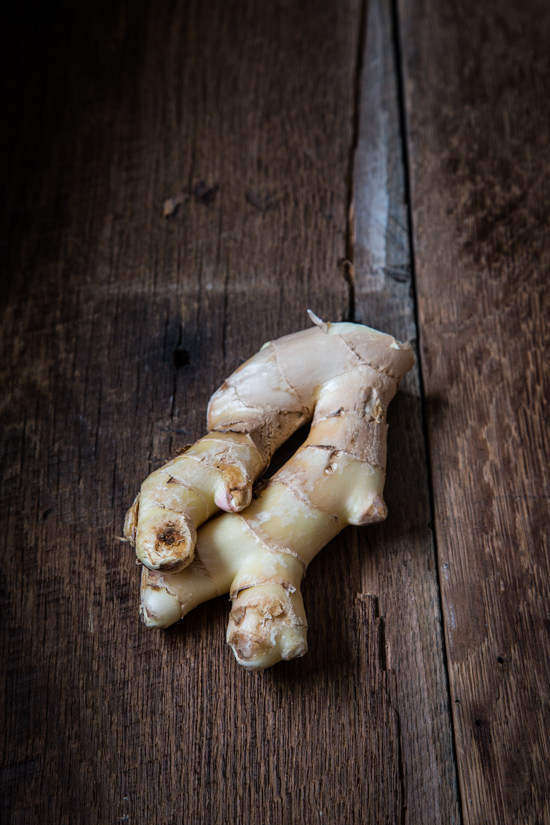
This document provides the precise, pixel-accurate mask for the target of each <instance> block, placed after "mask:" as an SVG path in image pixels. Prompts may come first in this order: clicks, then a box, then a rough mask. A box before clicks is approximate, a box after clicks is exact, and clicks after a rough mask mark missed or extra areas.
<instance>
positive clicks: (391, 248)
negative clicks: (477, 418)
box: [353, 0, 459, 825]
mask: <svg viewBox="0 0 550 825" xmlns="http://www.w3.org/2000/svg"><path fill="white" fill-rule="evenodd" d="M359 113H360V116H359V133H358V141H357V149H356V154H355V173H354V214H355V230H354V237H355V244H354V260H353V264H354V287H355V300H354V303H355V316H356V320H357V321H360V322H361V323H365V324H368V325H370V326H375V327H380V328H381V329H385V330H388V331H391V332H392V334H394V335H396V336H397V337H398V338H400V339H401V340H405V341H410V342H411V343H412V344H413V346H416V338H417V330H416V323H415V317H414V315H415V310H414V301H413V296H412V288H411V263H410V241H409V226H408V211H407V209H408V207H407V202H406V192H405V166H404V158H403V139H402V130H401V124H400V113H399V91H398V73H397V66H396V54H395V43H394V36H393V27H392V9H391V2H389V0H372V2H370V3H369V10H368V19H367V38H366V44H365V58H364V65H363V72H362V82H361V100H360V109H359ZM388 423H389V438H388V478H387V484H386V489H385V498H386V501H387V504H388V508H389V513H390V515H389V517H388V520H387V521H386V523H385V524H383V525H380V526H379V527H377V528H375V529H373V530H369V531H359V532H358V537H357V540H358V542H359V545H360V548H361V553H362V563H363V590H364V592H365V593H369V594H373V596H372V597H375V598H376V599H377V604H378V610H379V612H380V621H381V622H382V625H383V632H384V657H383V661H384V668H385V670H387V674H386V675H387V676H388V677H389V676H391V677H393V679H394V686H395V692H392V694H391V695H392V697H393V702H394V708H395V712H396V714H397V718H398V720H399V723H400V736H401V749H402V771H403V796H404V799H403V804H404V807H403V811H402V816H403V821H404V822H410V823H423V825H427V823H434V825H436V823H447V822H448V823H451V822H459V811H458V793H457V787H456V773H455V763H454V755H453V742H452V733H451V728H450V725H449V714H450V709H449V699H448V688H447V681H446V674H445V664H444V656H443V639H442V632H441V613H440V604H439V588H438V583H437V572H436V564H435V550H434V546H433V539H432V531H431V511H430V499H429V486H428V477H427V457H426V445H425V442H424V434H423V428H422V401H421V393H420V383H419V373H418V366H417V367H416V368H415V370H413V371H412V372H411V373H409V374H408V375H407V376H406V378H405V380H404V381H403V384H402V386H401V389H400V391H399V393H398V395H397V396H396V398H395V400H394V401H392V405H391V407H390V410H389V415H388ZM368 550H370V551H371V552H368ZM428 640H429V641H428Z"/></svg>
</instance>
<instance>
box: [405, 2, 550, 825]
mask: <svg viewBox="0 0 550 825" xmlns="http://www.w3.org/2000/svg"><path fill="white" fill-rule="evenodd" d="M400 14H401V42H402V47H403V58H404V61H403V70H404V79H405V88H406V103H407V118H408V147H409V156H410V168H411V190H412V204H413V222H414V247H415V261H416V272H417V286H418V294H419V318H420V324H421V330H422V370H423V377H424V382H425V387H426V392H427V402H428V407H427V410H428V432H429V441H430V448H431V458H432V473H433V482H434V500H435V515H436V522H435V525H436V535H437V545H438V563H439V570H440V578H441V584H442V595H443V604H444V616H445V631H446V639H447V652H448V658H449V669H450V681H451V692H452V700H453V702H452V705H453V709H454V725H455V731H456V741H457V755H458V766H459V775H460V784H461V796H462V804H463V812H464V819H465V822H467V823H476V824H477V823H479V822H489V823H495V824H496V823H499V825H500V824H501V823H519V822H521V823H522V825H523V824H524V825H535V823H536V824H537V825H541V823H547V822H550V769H549V766H550V733H549V732H550V702H549V700H550V678H549V677H550V670H549V666H550V638H549V633H548V631H549V604H550V586H549V582H550V564H549V558H548V523H549V506H548V505H549V492H550V491H549V474H548V456H549V449H548V446H549V438H548V436H549V428H548V422H549V418H548V387H549V378H550V375H549V371H550V358H549V354H550V353H549V343H550V334H549V333H550V329H549V318H550V291H549V288H548V283H549V282H548V271H549V266H550V232H549V225H548V209H547V205H548V202H549V198H550V152H549V149H550V145H549V144H550V135H549V124H550V106H549V97H548V84H549V82H550V59H549V55H550V52H549V50H548V43H549V42H550V7H549V6H548V4H547V3H541V2H536V1H535V2H525V3H513V2H494V1H493V0H490V2H487V3H484V4H483V5H480V4H476V3H472V2H469V0H466V1H465V2H463V3H460V4H456V3H451V2H432V1H431V0H412V1H411V2H408V0H403V2H401V3H400Z"/></svg>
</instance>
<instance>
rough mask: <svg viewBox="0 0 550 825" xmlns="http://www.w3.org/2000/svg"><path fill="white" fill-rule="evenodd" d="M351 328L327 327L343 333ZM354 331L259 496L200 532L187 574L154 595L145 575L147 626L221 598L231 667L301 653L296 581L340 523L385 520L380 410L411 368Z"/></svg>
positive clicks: (405, 358)
mask: <svg viewBox="0 0 550 825" xmlns="http://www.w3.org/2000/svg"><path fill="white" fill-rule="evenodd" d="M351 326H352V325H348V324H342V325H340V324H335V325H333V327H331V329H335V328H337V327H340V328H341V327H345V328H346V330H345V331H346V333H348V332H349V327H351ZM358 329H359V330H360V331H361V332H363V331H365V332H366V335H365V333H364V332H363V334H364V335H365V337H364V338H363V339H362V340H361V337H360V336H357V337H356V340H355V341H354V346H353V348H352V349H350V348H349V347H350V342H349V341H346V340H345V338H344V343H345V345H346V346H347V347H348V351H350V352H353V362H352V363H350V362H349V361H346V363H345V369H343V370H342V371H341V373H340V374H339V375H338V374H336V375H335V374H334V371H333V370H332V369H330V368H329V369H327V372H328V373H329V377H328V379H327V380H326V381H325V382H321V383H319V385H318V386H317V388H316V393H315V394H316V397H315V399H314V401H313V404H314V406H315V416H314V419H313V425H312V428H311V432H310V434H309V437H308V439H307V440H306V442H305V443H304V445H303V446H302V447H301V448H300V449H299V450H298V451H297V453H296V454H295V455H294V456H293V458H291V460H290V461H289V462H288V463H287V464H286V465H285V466H284V467H283V468H282V469H281V470H280V471H279V472H278V473H277V474H276V475H275V476H273V478H272V479H271V480H270V481H269V482H268V483H267V487H266V488H265V489H264V490H263V492H262V493H261V495H260V496H259V498H258V499H257V500H256V501H254V502H253V503H252V504H251V505H250V506H249V507H248V508H247V509H246V510H245V511H244V512H243V513H242V514H238V515H237V514H227V515H222V516H220V517H219V518H216V519H214V520H213V521H211V522H210V523H209V524H207V525H205V526H204V527H202V528H201V529H200V530H199V534H198V541H197V548H196V558H195V561H194V562H193V564H191V566H190V567H189V568H187V569H186V570H183V571H182V572H181V573H178V574H175V575H168V574H167V575H164V576H163V577H162V582H160V581H159V580H158V579H156V580H155V582H154V586H153V587H152V586H151V578H150V576H151V574H149V573H148V572H147V571H144V574H143V576H144V578H143V587H142V610H143V615H144V619H145V621H146V623H147V624H150V625H156V626H167V625H168V624H170V623H172V621H175V620H176V619H177V618H179V616H183V615H185V613H187V612H189V610H190V609H192V608H193V607H195V606H196V605H197V604H199V603H200V602H202V601H204V600H205V598H212V597H213V596H215V595H218V593H224V592H227V591H229V592H230V595H231V598H232V600H233V607H232V610H231V615H230V620H229V625H228V631H227V641H228V643H229V644H230V646H231V647H232V649H233V652H234V654H235V656H236V658H237V660H238V661H239V663H240V664H242V665H243V666H244V667H246V668H247V669H250V670H258V669H263V668H265V667H269V666H271V665H272V664H274V663H275V662H277V661H280V659H290V658H295V657H296V656H301V655H303V654H304V653H305V652H306V651H307V638H306V634H307V622H306V617H305V611H304V606H303V601H302V597H301V594H300V584H301V580H302V578H303V575H304V572H305V570H306V568H307V565H308V564H309V563H310V561H311V560H312V559H313V557H314V556H315V555H316V554H317V553H318V552H319V550H320V549H321V548H322V547H324V546H325V545H326V544H327V543H328V542H329V541H330V540H331V539H332V538H333V537H334V536H335V535H336V534H337V533H339V532H340V530H342V529H343V528H344V527H345V526H346V525H347V524H357V525H362V524H368V523H373V522H376V521H381V520H383V519H384V518H385V517H386V512H387V510H386V505H385V503H384V500H383V497H382V492H383V487H384V480H385V465H386V429H387V428H386V423H385V421H386V410H387V406H388V404H389V402H390V400H391V398H392V397H393V395H394V394H395V392H396V390H397V387H398V385H399V382H400V380H401V378H402V377H403V375H405V373H406V372H407V371H408V370H409V369H410V368H411V367H412V365H413V363H414V356H413V354H412V351H411V349H410V347H409V346H408V345H401V344H399V343H398V342H396V341H395V340H394V339H393V338H391V336H387V335H383V334H382V333H377V332H375V331H374V330H368V329H366V328H358ZM342 337H343V336H342ZM357 338H359V341H358V342H357ZM365 339H366V341H367V344H366V345H365ZM283 340H284V339H283ZM294 372H295V374H296V373H298V372H299V366H297V367H296V368H295V370H294ZM210 594H211V595H210ZM161 597H162V598H161ZM168 597H169V598H168ZM162 599H164V600H165V603H166V606H165V608H163V607H162V606H161V604H160V602H161V601H162ZM168 604H169V607H168Z"/></svg>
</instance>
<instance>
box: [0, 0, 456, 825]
mask: <svg viewBox="0 0 550 825" xmlns="http://www.w3.org/2000/svg"><path fill="white" fill-rule="evenodd" d="M41 8H42V11H41V15H40V16H39V17H38V18H35V19H34V23H33V24H32V25H31V26H30V28H29V23H28V21H27V20H26V19H23V14H24V12H23V11H21V12H20V14H21V17H20V18H19V19H18V20H16V21H15V23H14V26H15V31H16V35H17V36H16V38H15V40H14V43H13V44H12V51H11V52H10V51H8V52H7V56H8V59H7V61H6V62H7V65H8V66H17V67H18V72H17V73H15V74H13V73H12V79H13V84H12V93H11V95H10V94H8V104H7V106H6V107H5V108H6V111H7V112H8V113H10V112H11V114H12V115H13V121H12V129H11V131H9V132H8V133H7V134H6V141H5V145H6V147H7V148H6V152H5V154H4V157H9V158H10V162H9V163H7V164H5V165H4V168H3V180H4V181H5V182H6V191H8V193H9V198H8V207H9V208H8V210H7V212H6V213H5V215H4V216H3V227H4V229H5V231H6V233H7V235H8V236H9V244H7V245H4V246H3V248H2V249H3V253H5V255H4V257H5V268H4V279H3V282H2V287H3V291H4V292H6V293H7V300H6V305H5V309H4V314H3V318H2V326H1V336H2V338H1V343H2V362H1V364H2V366H1V369H2V386H3V391H2V395H1V399H0V403H1V414H2V426H3V433H4V441H3V452H2V458H1V461H2V468H3V481H2V491H1V517H2V530H1V541H2V544H3V550H2V553H3V554H2V560H3V561H2V582H3V584H2V593H1V599H2V608H3V622H2V635H3V653H4V661H5V664H4V667H3V670H2V676H3V692H2V703H3V705H2V714H3V717H2V718H3V720H4V721H3V725H2V737H3V745H4V753H3V763H2V774H1V776H2V793H3V804H4V809H3V814H4V819H5V820H6V821H8V822H10V823H14V825H19V824H20V823H21V824H22V823H24V824H25V825H27V824H28V823H34V822H41V823H55V825H64V823H69V822H70V823H73V822H75V821H76V822H83V823H90V825H92V823H93V824H94V825H95V823H98V822H101V823H108V822H113V823H114V822H117V821H128V822H138V823H149V822H156V823H162V825H164V823H174V824H175V823H178V824H179V823H181V822H185V823H186V825H194V824H195V823H197V825H198V823H206V822H212V823H224V822H247V823H251V825H254V823H258V825H260V824H261V825H264V823H266V822H269V823H273V825H277V823H310V822H323V821H330V822H346V823H347V822H350V823H351V822H361V823H372V825H379V823H404V822H414V823H418V822H422V823H423V825H426V824H427V823H434V825H436V823H440V822H444V823H454V822H456V821H457V814H456V797H455V788H454V779H453V777H454V767H453V762H452V752H451V739H450V716H449V712H448V696H447V689H446V685H445V679H444V672H443V666H442V649H441V634H440V627H439V613H438V610H439V608H438V597H437V588H436V571H435V565H434V559H433V549H432V544H431V539H430V533H429V529H428V518H429V512H428V499H427V486H426V472H425V455H424V446H423V440H422V432H421V415H420V401H419V397H418V378H417V376H416V377H412V378H411V380H410V381H409V382H408V383H407V385H406V387H405V391H404V393H403V394H402V395H401V396H400V397H398V398H397V399H396V400H395V402H393V403H394V406H393V409H392V410H391V418H390V424H391V429H392V432H391V438H390V448H389V460H390V471H389V478H388V486H387V499H388V503H389V506H390V520H389V521H388V522H387V523H386V524H385V525H383V526H380V527H378V528H373V529H372V530H364V531H352V530H350V531H347V532H346V533H345V534H344V535H343V536H342V537H340V539H339V540H338V541H336V542H334V543H333V544H332V545H331V547H330V548H329V549H328V550H327V551H326V552H325V553H324V554H322V556H321V557H320V558H319V559H318V560H317V561H316V562H315V564H314V565H312V568H311V570H310V571H309V572H308V577H307V581H306V583H305V587H304V591H305V593H304V595H305V601H306V609H307V611H308V617H309V624H310V651H309V653H308V655H307V657H305V658H304V659H303V660H300V661H296V662H292V663H288V664H281V665H279V666H277V667H275V668H273V669H272V670H269V671H267V672H265V673H263V674H256V675H251V674H247V673H245V672H243V671H242V670H241V669H240V668H239V666H238V665H237V664H236V663H235V662H234V660H233V658H232V656H231V654H230V652H229V649H228V648H227V647H226V645H225V642H224V630H225V623H226V619H227V613H228V603H227V600H226V599H225V598H222V599H218V600H217V601H215V602H211V603H209V604H206V605H203V606H202V607H201V608H199V609H198V610H197V611H196V612H195V613H194V614H191V615H190V616H189V617H188V618H187V619H186V620H185V622H184V623H181V624H180V625H179V626H177V627H174V628H172V629H170V630H169V631H167V632H154V631H150V630H147V629H146V628H144V627H143V626H142V625H141V624H140V623H139V621H138V615H137V602H138V574H137V571H136V569H135V565H134V562H133V559H132V555H131V553H130V552H129V551H128V549H127V548H126V547H125V546H123V545H118V544H117V543H116V542H114V539H113V537H114V536H115V535H117V534H120V532H121V526H122V519H123V516H124V512H125V509H126V507H127V506H128V504H129V503H130V502H131V500H132V498H133V495H134V493H135V491H136V490H137V488H138V486H139V483H140V481H141V480H142V479H143V477H144V476H145V475H146V474H147V473H148V472H149V471H150V470H151V469H152V468H154V467H156V466H158V464H159V463H160V462H161V461H163V460H164V459H166V458H167V457H169V456H170V455H172V454H173V451H174V450H175V448H177V447H178V446H181V445H182V444H184V443H187V442H189V441H190V440H193V439H194V438H196V437H197V436H199V435H201V434H202V433H203V432H204V418H205V410H206V403H207V400H208V397H209V396H210V394H211V392H212V391H213V390H214V389H215V388H216V387H217V386H218V385H219V384H220V383H221V381H222V380H223V378H225V376H226V375H227V374H229V373H230V372H231V371H232V370H233V369H234V368H235V367H236V366H237V365H238V364H239V363H240V361H241V360H242V359H243V358H244V357H246V356H248V355H250V354H252V353H253V352H255V351H256V350H257V349H258V347H259V346H260V345H261V343H262V342H263V341H264V340H266V339H267V338H269V337H275V336H278V335H282V334H284V333H286V332H290V331H293V330H295V329H298V328H301V327H303V326H304V325H305V324H306V317H305V308H306V307H307V306H311V307H312V308H313V309H314V310H315V311H316V312H317V313H319V314H320V315H322V316H324V317H326V318H330V319H340V318H342V317H344V316H346V315H347V314H348V311H349V303H350V289H349V287H348V283H347V282H346V279H345V277H344V276H345V275H346V274H348V277H349V265H347V264H345V263H343V262H344V259H345V258H346V257H350V256H351V257H353V258H354V263H355V304H356V311H357V316H358V318H359V319H360V320H364V321H367V322H369V323H371V324H373V325H375V326H382V327H386V328H387V329H388V330H389V331H392V332H395V333H396V334H399V335H401V336H403V337H405V338H413V337H414V336H415V331H414V324H413V315H412V303H411V299H410V295H409V284H408V242H407V233H406V231H405V229H404V227H405V224H406V220H405V209H404V205H403V183H402V168H401V166H400V163H401V156H400V153H399V152H398V151H397V149H395V155H394V160H392V158H388V157H387V156H384V157H383V158H382V159H378V158H377V153H380V152H384V147H385V140H384V134H390V135H391V140H392V141H393V143H392V146H396V143H395V142H396V141H397V143H398V140H399V138H398V131H396V130H397V126H398V118H397V109H396V100H395V86H394V83H393V81H392V79H391V78H388V77H387V76H386V75H387V73H388V72H390V74H391V72H393V71H394V67H393V63H392V50H391V44H390V40H391V35H390V20H389V14H388V7H387V5H384V4H381V5H379V4H375V3H373V4H372V5H371V8H370V12H369V27H368V33H367V39H366V44H367V52H368V53H369V54H372V55H373V56H372V59H371V58H369V56H368V54H367V56H366V58H365V61H364V74H363V78H362V80H363V82H362V89H363V92H362V98H361V116H360V118H359V120H358V119H357V111H356V104H357V97H356V93H355V90H356V88H357V82H358V80H360V78H359V76H358V65H359V64H358V60H357V57H358V53H359V46H360V43H361V42H362V39H361V28H362V25H364V23H365V12H364V9H363V8H362V7H361V5H360V3H359V2H357V0H348V2H335V0H332V1H331V2H328V0H327V1H326V2H304V3H299V4H298V3H289V2H282V1H281V2H275V3H256V4H254V3H244V2H243V3H241V2H237V1H236V0H235V2H233V0H232V1H231V2H214V0H213V1H212V2H198V0H197V2H189V3H185V2H183V1H181V2H180V0H177V2H174V3H170V4H169V3H156V4H152V3H146V2H140V0H137V2H136V0H134V2H132V3H130V2H126V0H125V1H124V2H118V3H103V4H100V3H97V2H91V0H84V2H83V3H80V4H69V3H68V2H59V3H57V4H52V5H51V6H50V7H49V9H50V11H49V12H48V13H46V12H45V11H44V6H42V7H41ZM16 14H17V13H16ZM363 45H364V43H363ZM387 52H389V58H388V55H387ZM388 61H389V62H388ZM8 92H9V89H8ZM378 105H380V106H382V107H384V111H385V113H386V114H385V118H384V119H383V121H380V122H378V121H377V119H376V116H375V115H376V111H377V106H378ZM369 112H370V114H369ZM371 121H372V122H371ZM357 124H358V125H359V131H358V132H357V128H356V127H357ZM384 129H386V133H384V132H383V130H384ZM381 130H382V131H381ZM388 130H389V131H388ZM355 137H358V140H357V151H356V152H355V161H356V162H355V203H356V211H357V216H358V217H357V226H356V233H355V234H356V239H357V241H356V245H355V247H356V248H355V252H354V248H353V244H351V243H350V238H351V235H352V233H350V226H349V225H348V207H349V204H350V197H351V189H350V185H351V171H352V168H353V165H352V164H353V159H354V139H355ZM393 153H394V150H393V149H392V153H391V154H392V155H393ZM396 158H397V161H396V162H395V159H396ZM364 163H366V164H367V167H368V168H370V166H372V168H375V169H377V170H378V172H379V174H380V175H382V174H383V172H384V170H385V173H386V175H387V176H388V177H387V178H383V177H382V178H381V179H380V183H379V184H377V186H379V187H381V189H382V190H385V193H386V194H385V195H384V192H383V191H378V190H377V192H376V193H375V194H376V195H377V196H378V197H379V198H381V199H382V200H384V198H385V199H386V200H385V201H384V202H385V203H386V206H385V207H380V208H379V211H378V212H377V213H376V214H377V215H379V214H380V215H382V216H383V218H382V222H384V221H386V230H384V232H385V233H386V234H385V235H384V237H387V240H386V243H387V248H386V249H385V251H383V252H381V251H380V250H381V244H382V240H381V236H379V235H377V236H376V237H375V234H376V232H375V229H373V227H372V225H371V224H372V221H371V224H369V222H368V220H367V221H366V223H365V219H364V208H365V202H366V199H367V198H368V191H369V190H368V187H369V186H370V187H371V189H372V186H373V184H372V182H370V175H369V174H368V173H366V172H365V166H364ZM362 164H363V165H362ZM369 164H370V166H369ZM365 187H366V188H365ZM169 199H171V207H170V208H168V205H167V206H166V207H165V204H166V201H168V200H169ZM361 204H362V205H361ZM384 209H385V210H386V211H385V212H384ZM165 211H168V212H171V214H170V215H169V216H165V215H164V212H165ZM384 215H385V216H386V217H384ZM388 216H391V218H390V217H388ZM394 216H397V221H398V223H400V224H401V230H399V231H398V232H397V234H396V236H395V238H394V237H393V236H391V237H390V236H389V235H388V232H387V227H388V226H390V223H391V220H393V218H394ZM383 234H384V233H383ZM390 235H391V232H390ZM373 245H374V247H373ZM371 247H373V248H375V252H376V256H375V257H374V258H373V260H374V264H372V265H371V264H370V263H367V255H368V253H369V249H370V248H371ZM373 256H374V252H373ZM386 293H387V295H388V300H386V298H385V297H384V295H385V294H386ZM381 297H382V298H383V300H379V299H380V298H381ZM390 299H391V300H392V301H394V303H392V304H391V306H390V304H389V303H388V301H389V300H390ZM174 353H176V355H175V356H174ZM186 360H189V363H188V364H187V365H185V361H186ZM177 365H180V366H177Z"/></svg>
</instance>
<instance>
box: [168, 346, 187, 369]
mask: <svg viewBox="0 0 550 825" xmlns="http://www.w3.org/2000/svg"><path fill="white" fill-rule="evenodd" d="M172 358H173V360H174V366H175V368H176V369H178V370H179V368H180V367H187V366H188V365H189V364H190V363H191V359H190V357H189V353H188V352H187V350H186V349H184V348H183V347H182V346H181V344H180V345H178V346H177V347H176V349H175V350H174V352H173V353H172Z"/></svg>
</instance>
